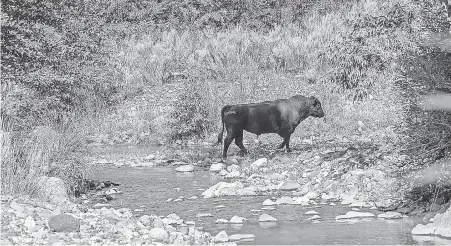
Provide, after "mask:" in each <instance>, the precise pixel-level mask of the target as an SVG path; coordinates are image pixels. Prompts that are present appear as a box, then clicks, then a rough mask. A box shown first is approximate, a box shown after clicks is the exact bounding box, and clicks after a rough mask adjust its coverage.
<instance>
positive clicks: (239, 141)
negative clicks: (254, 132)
mask: <svg viewBox="0 0 451 246" xmlns="http://www.w3.org/2000/svg"><path fill="white" fill-rule="evenodd" d="M235 144H236V146H238V147H239V148H240V149H241V151H243V153H244V154H247V149H246V148H245V147H244V144H243V130H241V131H240V132H235Z"/></svg>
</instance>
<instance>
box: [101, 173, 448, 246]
mask: <svg viewBox="0 0 451 246" xmlns="http://www.w3.org/2000/svg"><path fill="white" fill-rule="evenodd" d="M93 178H94V179H97V180H110V181H113V182H117V183H120V184H121V185H120V186H119V189H120V190H121V191H123V194H120V195H118V196H117V199H116V200H113V201H112V202H111V203H112V205H113V207H115V208H121V207H127V208H130V209H132V210H135V209H142V210H144V211H143V212H134V213H135V214H155V215H164V216H166V215H168V214H170V213H176V214H177V215H179V216H180V217H181V218H182V219H184V220H191V221H195V222H196V226H202V227H204V230H205V231H208V232H210V233H211V234H212V235H216V234H217V233H218V232H220V231H222V230H225V231H226V232H227V234H228V235H231V234H235V233H240V234H241V233H246V234H247V233H251V234H254V235H255V240H253V241H249V242H239V243H238V244H317V245H323V244H430V245H435V244H448V245H449V244H451V241H448V240H444V239H440V238H436V237H424V236H422V237H416V236H412V235H411V234H410V231H411V230H412V228H413V227H414V225H415V224H416V223H418V222H419V220H418V219H412V218H407V219H402V220H379V219H370V220H366V221H354V222H336V221H335V216H337V215H340V214H345V213H346V212H347V211H349V210H350V209H349V208H347V207H343V206H341V205H340V203H337V205H336V206H330V205H329V204H328V205H321V207H320V208H319V207H303V206H300V205H283V206H276V209H275V210H272V211H263V212H260V213H268V214H270V215H271V216H273V217H275V218H277V219H278V222H277V223H259V222H258V213H253V212H252V211H251V210H253V209H261V204H262V202H263V201H264V200H265V199H267V198H270V197H269V196H256V197H239V196H236V197H221V198H209V199H204V198H202V196H201V193H202V191H201V190H198V189H207V188H208V187H210V186H212V185H214V184H216V183H217V182H219V181H222V180H223V179H222V178H221V177H219V176H217V175H215V174H210V173H209V172H208V171H204V170H199V169H196V170H195V172H194V173H190V174H183V173H177V172H175V171H174V168H173V167H146V168H144V167H133V168H131V167H120V168H118V167H115V166H108V165H102V166H96V167H95V168H94V170H93ZM288 195H289V194H288ZM180 196H183V197H185V198H189V197H191V196H198V199H193V200H186V199H185V200H184V201H180V202H174V201H171V202H167V200H168V199H169V198H173V199H175V198H178V197H180ZM142 205H144V206H145V207H142ZM218 205H224V206H225V208H222V209H217V208H215V207H216V206H218ZM308 210H315V211H317V212H319V213H320V216H321V217H322V218H323V219H322V221H320V222H317V223H315V222H312V221H308V220H307V218H309V217H311V215H304V213H305V212H306V211H308ZM362 211H368V212H372V213H374V214H376V215H377V214H379V213H380V212H378V211H375V210H365V209H363V210H362ZM199 213H211V214H213V217H207V218H200V219H198V218H196V215H197V214H199ZM233 215H238V216H241V217H244V218H247V219H248V221H245V222H244V224H243V225H240V226H238V225H218V224H215V223H214V222H215V220H217V219H219V218H224V219H227V220H229V219H230V218H231V217H232V216H233Z"/></svg>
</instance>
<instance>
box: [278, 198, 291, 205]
mask: <svg viewBox="0 0 451 246" xmlns="http://www.w3.org/2000/svg"><path fill="white" fill-rule="evenodd" d="M293 203H294V201H293V198H291V197H289V196H282V197H281V198H279V199H277V200H276V204H277V205H292V204H293Z"/></svg>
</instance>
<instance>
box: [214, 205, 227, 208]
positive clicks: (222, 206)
mask: <svg viewBox="0 0 451 246" xmlns="http://www.w3.org/2000/svg"><path fill="white" fill-rule="evenodd" d="M225 207H226V206H224V205H218V206H216V207H215V208H225Z"/></svg>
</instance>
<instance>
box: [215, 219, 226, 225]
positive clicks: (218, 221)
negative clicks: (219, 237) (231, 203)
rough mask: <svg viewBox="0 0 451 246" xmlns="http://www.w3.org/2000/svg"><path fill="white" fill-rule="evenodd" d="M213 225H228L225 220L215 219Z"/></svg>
mask: <svg viewBox="0 0 451 246" xmlns="http://www.w3.org/2000/svg"><path fill="white" fill-rule="evenodd" d="M215 223H216V224H228V223H229V221H228V220H226V219H217V220H216V221H215Z"/></svg>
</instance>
